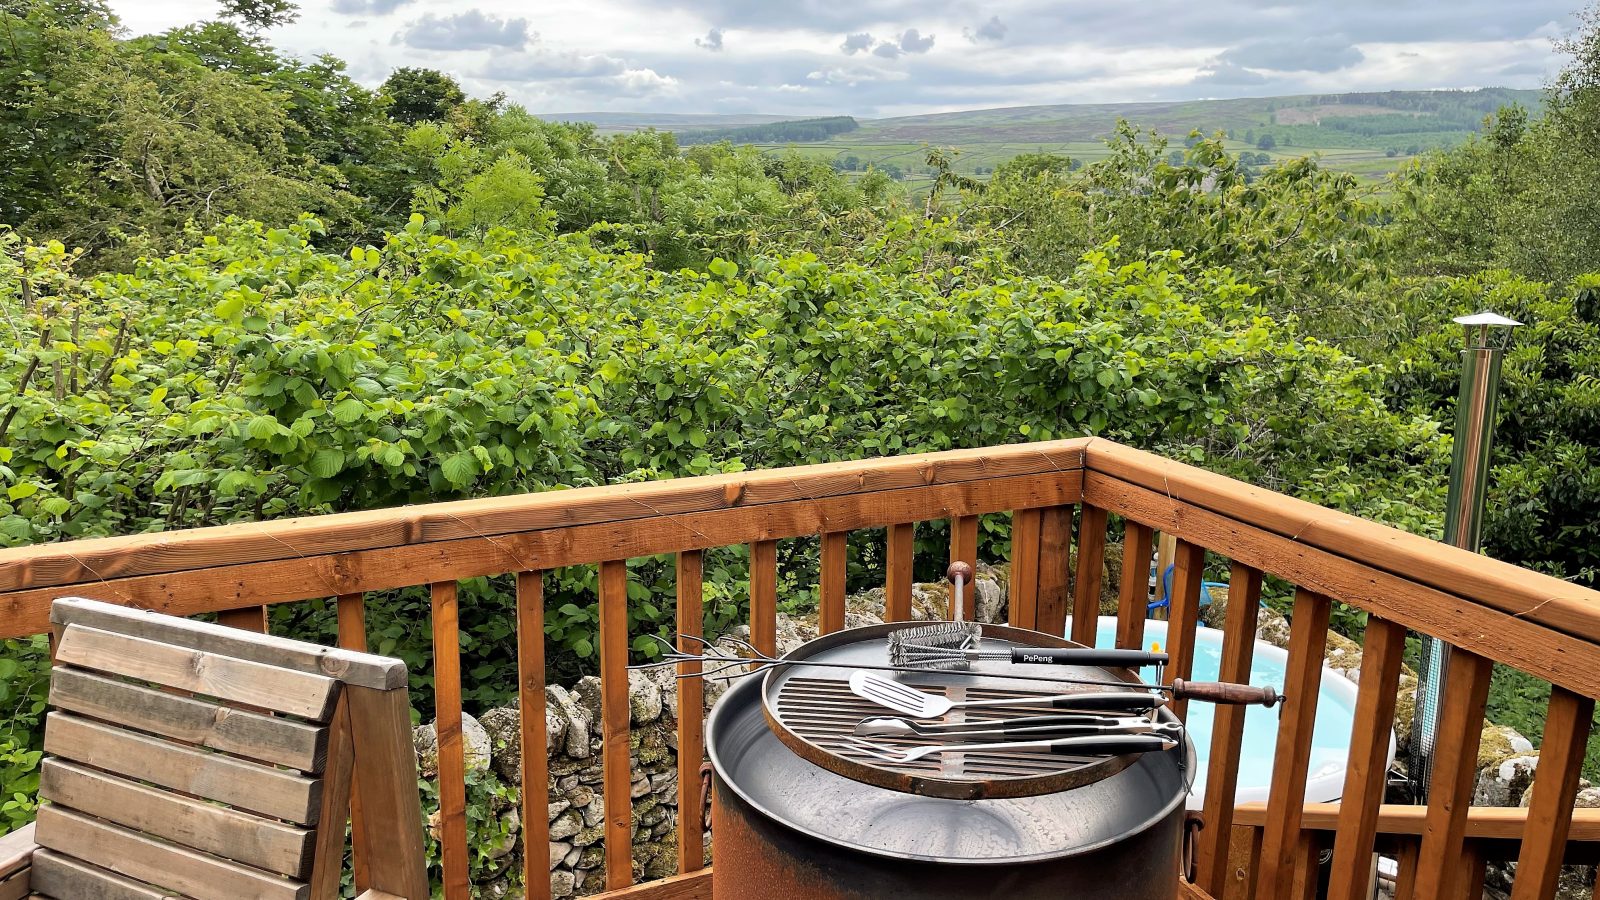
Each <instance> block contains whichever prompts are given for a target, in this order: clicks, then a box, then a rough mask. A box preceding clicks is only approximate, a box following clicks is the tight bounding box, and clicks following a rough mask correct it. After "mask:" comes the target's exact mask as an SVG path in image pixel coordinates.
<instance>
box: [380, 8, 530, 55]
mask: <svg viewBox="0 0 1600 900" xmlns="http://www.w3.org/2000/svg"><path fill="white" fill-rule="evenodd" d="M396 38H397V39H398V41H399V42H400V43H403V44H405V45H406V46H408V47H415V48H416V49H418V50H490V49H494V48H509V49H521V48H523V47H526V46H527V45H528V41H530V40H531V39H532V35H531V33H530V32H529V30H528V20H527V19H502V18H500V17H498V16H491V15H485V14H484V13H483V11H482V10H476V9H471V10H467V11H466V12H464V13H457V14H456V15H453V16H445V17H442V18H441V17H439V16H435V15H434V14H432V13H428V14H427V15H425V16H423V17H422V18H420V19H418V20H417V21H415V22H413V23H411V25H410V26H409V27H408V28H406V30H404V31H403V32H401V33H400V34H398V35H396Z"/></svg>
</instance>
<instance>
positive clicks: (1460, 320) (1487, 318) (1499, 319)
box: [1453, 309, 1522, 328]
mask: <svg viewBox="0 0 1600 900" xmlns="http://www.w3.org/2000/svg"><path fill="white" fill-rule="evenodd" d="M1453 321H1454V322H1455V323H1456V324H1457V325H1466V326H1468V327H1472V326H1477V325H1481V326H1484V327H1491V328H1515V327H1516V326H1518V325H1521V324H1522V323H1521V322H1518V321H1517V320H1516V319H1508V318H1506V317H1505V316H1502V315H1500V314H1499V313H1497V312H1491V311H1489V310H1487V309H1486V310H1483V311H1482V312H1476V313H1473V314H1472V315H1470V316H1457V317H1456V318H1455V319H1454V320H1453Z"/></svg>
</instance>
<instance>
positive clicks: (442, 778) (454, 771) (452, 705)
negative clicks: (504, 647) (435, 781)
mask: <svg viewBox="0 0 1600 900" xmlns="http://www.w3.org/2000/svg"><path fill="white" fill-rule="evenodd" d="M431 592H432V594H433V705H434V715H435V717H436V718H435V722H434V728H435V731H436V734H437V736H438V743H439V835H440V839H439V843H440V844H441V845H442V847H443V850H442V851H441V852H442V856H443V865H444V895H445V898H446V900H467V896H468V893H469V892H470V889H471V884H470V881H469V879H468V875H467V869H468V860H469V859H470V858H471V856H470V854H471V853H472V848H470V847H468V846H467V761H466V747H465V745H464V744H463V742H462V737H461V631H460V627H459V622H460V618H459V613H458V608H457V604H458V597H457V588H456V583H455V582H454V581H440V582H436V583H434V585H433V586H432V589H431ZM369 833H370V832H369ZM373 865H374V866H376V865H377V861H376V859H374V860H373Z"/></svg>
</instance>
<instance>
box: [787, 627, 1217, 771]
mask: <svg viewBox="0 0 1600 900" xmlns="http://www.w3.org/2000/svg"><path fill="white" fill-rule="evenodd" d="M918 624H925V623H919V622H885V623H882V624H877V625H862V626H858V627H856V628H846V629H842V630H840V631H835V632H833V633H831V634H827V635H823V636H822V637H819V638H816V639H815V640H812V641H808V642H806V643H805V644H803V645H801V646H799V647H797V648H795V649H794V650H793V651H791V652H790V653H788V654H785V656H784V659H787V660H804V659H808V658H810V657H812V656H814V655H816V654H818V653H821V652H823V651H826V650H830V649H833V648H834V647H839V646H842V645H845V644H853V643H861V642H865V641H869V640H881V639H884V638H887V637H888V636H889V635H890V634H892V633H894V632H895V631H898V630H900V629H902V628H907V627H914V626H916V625H918ZM981 627H982V629H983V635H984V636H985V637H995V638H999V639H1001V640H1006V641H1011V642H1012V643H1015V644H1023V645H1026V646H1034V647H1081V646H1083V645H1082V644H1077V643H1074V642H1072V641H1069V640H1067V639H1066V638H1064V637H1058V636H1055V635H1051V634H1045V633H1044V632H1040V631H1030V630H1028V629H1025V628H1013V627H1012V626H1010V625H998V624H988V623H986V624H983V625H982V626H981ZM800 668H803V665H796V666H777V667H774V668H771V669H768V670H767V671H766V672H765V673H763V674H762V677H761V713H762V715H763V716H764V717H765V719H766V722H767V727H768V728H771V729H772V732H773V734H775V735H776V736H777V738H778V740H779V741H781V742H782V743H783V745H784V746H786V747H788V748H789V749H790V750H792V751H793V752H794V753H795V754H796V755H797V756H799V757H800V758H801V759H804V760H805V761H807V762H809V763H811V764H813V765H815V766H818V767H820V768H823V769H827V770H828V771H830V772H833V773H834V774H836V775H842V776H844V777H845V778H848V779H850V780H851V781H856V782H860V783H862V784H867V785H871V786H873V787H879V788H884V789H886V790H891V791H899V792H901V793H905V794H916V795H920V796H924V797H937V798H940V799H944V800H999V799H1017V798H1022V797H1034V796H1038V795H1040V794H1053V793H1057V792H1060V791H1069V790H1072V789H1073V788H1078V787H1083V786H1084V785H1087V784H1092V783H1094V782H1096V781H1101V780H1104V779H1106V778H1110V777H1112V776H1114V775H1116V774H1117V773H1119V772H1121V771H1123V770H1124V769H1126V768H1128V767H1129V766H1131V765H1133V764H1134V763H1135V762H1136V761H1137V760H1138V756H1137V755H1123V756H1108V757H1105V758H1104V759H1102V760H1100V761H1098V762H1092V763H1083V764H1079V765H1076V766H1072V767H1070V768H1064V769H1062V770H1061V771H1057V772H1052V773H1046V774H1037V775H1014V776H992V777H985V778H982V779H965V778H964V779H960V780H957V779H951V778H942V777H939V776H936V775H928V774H916V773H913V772H906V771H899V770H896V769H894V768H890V767H889V765H876V764H873V763H866V762H861V761H858V760H855V759H851V758H849V757H846V756H841V755H839V754H837V753H835V752H834V751H832V750H829V749H828V748H826V747H823V746H822V745H820V744H818V743H816V742H814V741H812V740H810V739H809V738H807V737H806V736H805V735H803V734H800V733H798V732H796V731H795V730H794V729H792V728H790V727H789V726H788V724H787V723H785V722H784V721H783V719H782V717H781V715H780V714H779V713H778V712H777V711H775V710H774V708H773V707H774V705H775V704H776V703H777V696H776V695H777V694H778V693H779V690H778V687H779V685H778V681H779V679H781V678H785V677H787V676H788V675H789V674H790V673H791V671H793V670H797V669H800ZM1102 671H1104V672H1105V673H1107V675H1109V676H1110V677H1112V678H1115V679H1118V680H1121V681H1126V682H1128V683H1129V684H1131V685H1137V686H1140V687H1145V683H1144V682H1143V681H1141V680H1139V677H1138V676H1137V675H1135V674H1134V673H1133V671H1132V670H1130V669H1123V668H1110V667H1107V668H1104V669H1102ZM930 674H935V673H934V672H930ZM1051 693H1059V691H1051ZM1018 705H1019V706H1022V705H1026V704H1023V703H1019V704H1018ZM1157 720H1158V721H1163V720H1170V721H1177V718H1176V717H1175V716H1173V715H1172V712H1171V711H1170V710H1169V709H1167V708H1165V707H1162V708H1161V709H1160V710H1158V712H1157ZM1185 743H1186V744H1187V743H1188V741H1187V740H1185ZM1180 749H1181V748H1180Z"/></svg>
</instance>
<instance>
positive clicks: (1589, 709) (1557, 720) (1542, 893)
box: [1452, 663, 1594, 900]
mask: <svg viewBox="0 0 1600 900" xmlns="http://www.w3.org/2000/svg"><path fill="white" fill-rule="evenodd" d="M1452 665H1453V663H1452ZM1593 719H1594V700H1592V699H1591V698H1589V697H1585V696H1582V695H1581V694H1575V693H1573V692H1572V691H1569V690H1566V689H1564V688H1559V687H1558V688H1554V689H1553V690H1551V691H1550V705H1549V707H1548V708H1547V709H1546V711H1545V719H1544V740H1543V742H1541V744H1540V746H1539V770H1538V773H1537V774H1536V775H1535V777H1534V779H1533V799H1532V800H1531V801H1530V802H1529V804H1528V824H1527V827H1526V829H1525V830H1524V831H1523V834H1522V849H1521V852H1520V853H1519V854H1518V856H1517V879H1516V881H1515V882H1514V884H1513V885H1512V888H1511V900H1549V898H1551V897H1554V896H1555V891H1556V878H1557V876H1559V875H1560V874H1561V859H1562V855H1563V852H1564V851H1565V850H1566V846H1567V833H1568V830H1569V829H1570V828H1571V827H1572V798H1573V795H1574V794H1576V793H1577V790H1578V776H1579V773H1580V772H1582V770H1583V755H1584V750H1585V749H1586V748H1587V747H1588V742H1589V729H1590V726H1591V725H1592V723H1593Z"/></svg>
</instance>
